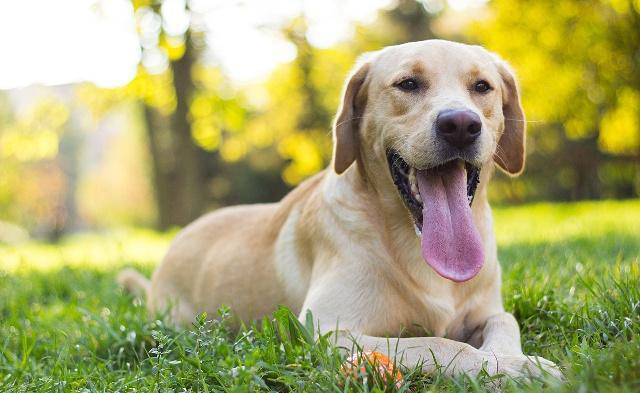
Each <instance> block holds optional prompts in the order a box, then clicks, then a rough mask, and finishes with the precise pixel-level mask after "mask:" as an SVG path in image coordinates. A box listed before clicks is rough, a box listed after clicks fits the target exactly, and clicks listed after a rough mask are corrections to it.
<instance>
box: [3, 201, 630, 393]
mask: <svg viewBox="0 0 640 393" xmlns="http://www.w3.org/2000/svg"><path fill="white" fill-rule="evenodd" d="M495 216H496V226H497V229H498V233H497V237H498V241H499V253H500V258H501V261H502V263H503V267H504V284H505V285H504V291H503V293H504V295H505V302H506V308H507V309H508V310H510V311H512V312H513V313H514V314H515V316H516V318H517V319H518V321H519V323H520V326H521V331H522V339H523V344H524V347H525V350H526V352H528V353H531V354H539V355H542V356H545V357H547V358H550V359H552V360H554V361H556V362H558V363H559V364H560V365H561V366H562V368H563V369H564V372H565V375H566V377H567V383H566V384H564V385H561V384H557V383H555V382H553V381H545V380H535V381H532V382H528V383H525V382H522V381H516V380H509V379H507V380H504V381H503V382H502V384H501V385H500V386H501V389H502V390H503V391H506V392H550V391H553V392H575V391H589V392H591V391H607V392H633V391H637V390H638V389H639V388H640V374H639V372H638V370H640V355H639V354H640V265H638V258H639V256H640V243H638V242H637V239H638V238H639V237H640V227H638V222H640V202H639V201H628V202H600V203H594V202H590V203H580V204H560V205H553V204H543V205H531V206H524V207H518V208H498V209H496V214H495ZM169 238H170V237H169V236H167V235H156V234H153V233H152V232H148V231H142V232H140V231H134V232H116V233H112V234H109V235H103V236H82V237H76V238H69V239H67V240H66V241H65V242H64V243H62V244H61V245H59V246H52V245H42V244H38V243H33V244H26V245H22V246H17V247H7V246H3V247H0V260H2V261H3V262H4V261H12V260H14V261H16V263H8V264H4V263H3V264H2V265H0V300H2V301H0V390H1V391H3V392H27V391H28V392H45V391H46V392H51V391H55V392H57V391H59V392H62V391H65V392H87V391H126V392H130V391H131V392H132V391H136V392H165V391H167V392H168V391H194V392H195V391H201V392H218V391H219V392H241V391H242V392H244V391H265V392H266V391H277V392H382V391H402V392H407V391H429V392H436V391H437V392H491V391H496V389H497V387H498V386H499V385H498V382H497V380H495V379H492V378H490V377H488V376H486V375H483V374H481V375H479V376H478V378H473V379H472V378H467V377H460V378H455V379H450V378H446V377H444V376H443V375H442V374H440V373H436V374H434V375H423V374H421V373H420V372H418V371H417V370H402V371H403V372H404V376H405V380H406V381H407V384H404V385H403V386H401V387H400V389H396V388H395V387H393V386H385V385H384V384H383V383H382V382H381V380H380V379H379V378H374V377H373V376H371V377H372V378H369V379H368V381H369V382H368V384H363V382H362V381H355V380H351V379H347V378H345V376H344V375H343V374H341V373H340V371H339V370H340V366H341V364H342V361H343V360H344V355H343V354H342V353H340V352H339V351H336V350H335V349H333V348H332V347H331V345H330V343H331V337H330V336H325V337H322V336H321V337H318V336H316V334H314V328H313V325H314V324H313V319H312V317H310V316H309V317H307V320H306V321H305V323H304V324H303V323H300V322H299V321H298V320H297V318H296V317H295V316H294V315H291V313H290V312H288V311H287V310H286V309H279V310H278V311H277V312H275V313H274V314H273V315H271V316H269V317H268V318H264V319H263V320H261V321H256V323H254V324H252V325H250V326H246V327H244V328H242V329H240V330H239V331H237V332H234V331H231V330H229V329H228V327H227V323H226V321H227V320H228V318H230V310H228V309H225V308H222V309H221V310H220V312H219V315H218V319H216V320H213V321H207V320H206V318H205V317H204V316H200V317H198V318H196V319H195V320H194V323H193V324H192V326H191V327H190V328H188V329H176V328H174V327H172V326H171V325H170V324H168V323H167V322H166V321H167V320H166V317H165V316H163V315H156V316H149V315H148V314H147V312H146V311H145V308H144V304H143V303H142V302H140V301H138V300H135V299H133V298H131V297H130V296H128V295H124V294H123V293H122V292H121V291H120V290H119V289H118V288H117V287H116V285H115V274H116V272H117V271H118V270H119V269H120V268H121V267H122V266H124V265H125V264H127V265H128V264H134V265H136V267H137V268H139V269H141V270H142V271H143V272H145V273H146V274H149V273H150V272H151V270H152V265H153V264H154V263H155V261H157V259H158V258H159V256H160V255H161V254H162V252H163V251H164V249H165V248H166V246H167V243H168V240H169Z"/></svg>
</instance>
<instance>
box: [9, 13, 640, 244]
mask: <svg viewBox="0 0 640 393" xmlns="http://www.w3.org/2000/svg"><path fill="white" fill-rule="evenodd" d="M429 38H445V39H452V40H459V41H464V42H469V43H478V44H481V45H484V46H486V47H487V48H489V49H490V50H493V51H496V52H498V53H499V54H500V55H501V56H502V57H504V58H505V59H507V60H508V61H509V62H510V63H511V64H512V65H513V67H514V68H515V70H516V71H517V73H518V75H519V79H520V81H521V85H522V97H523V102H524V106H525V111H526V113H527V117H528V120H529V121H530V123H529V139H528V163H527V169H526V172H525V174H524V175H523V176H521V177H519V178H517V179H508V178H507V177H506V176H503V175H497V176H496V179H495V181H494V182H493V184H492V186H491V187H492V188H491V198H492V200H493V201H494V203H496V204H502V205H507V204H517V203H524V202H531V201H541V200H551V201H573V200H583V199H612V198H620V199H622V198H634V197H638V195H639V193H640V1H639V0H579V1H578V0H575V1H555V0H538V1H524V0H495V1H483V0H449V1H445V0H305V1H302V0H301V1H297V0H269V1H264V0H244V1H235V0H218V1H212V0H190V1H187V0H165V1H159V0H155V1H152V0H148V1H144V0H134V1H130V0H57V1H45V0H42V1H37V0H21V1H0V48H1V49H2V53H3V56H2V59H1V60H0V243H15V242H20V241H23V240H26V239H29V238H37V239H43V240H48V241H56V240H58V239H60V238H61V237H62V236H63V235H65V234H67V233H75V232H80V231H86V230H100V229H104V228H114V227H148V228H154V229H159V230H166V229H171V228H175V227H179V226H183V225H185V224H187V223H188V222H190V221H192V220H193V219H194V218H195V217H197V216H199V215H200V214H202V213H203V212H205V211H208V210H212V209H215V208H217V207H220V206H225V205H229V204H238V203H251V202H265V201H276V200H278V199H279V198H281V197H282V196H283V195H284V194H285V193H286V192H287V191H288V190H290V189H291V188H292V187H294V186H295V185H296V184H298V183H299V182H300V181H302V180H303V179H304V178H305V177H307V176H309V175H311V174H313V173H315V172H317V171H319V170H321V169H322V168H323V167H325V166H326V165H327V163H328V161H329V159H330V154H331V143H330V142H331V135H330V130H331V121H332V118H333V116H334V114H335V111H336V108H337V106H338V102H339V94H340V89H341V87H342V83H343V81H344V79H345V77H346V76H347V74H348V71H349V69H350V67H351V65H352V64H353V62H354V60H355V59H356V57H357V56H358V55H359V54H361V53H363V52H366V51H370V50H376V49H379V48H381V47H383V46H386V45H392V44H397V43H403V42H407V41H415V40H423V39H429Z"/></svg>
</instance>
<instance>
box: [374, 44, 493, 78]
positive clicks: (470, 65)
mask: <svg viewBox="0 0 640 393" xmlns="http://www.w3.org/2000/svg"><path fill="white" fill-rule="evenodd" d="M491 63H492V61H491V57H490V54H489V52H487V51H486V50H485V49H483V48H482V47H479V46H473V45H466V44H460V43H457V42H451V41H444V40H427V41H419V42H411V43H407V44H402V45H396V46H391V47H387V48H385V49H384V50H382V51H381V52H380V53H379V55H378V56H377V58H376V59H375V64H374V67H375V68H376V69H377V70H378V72H377V73H378V74H379V75H381V76H382V77H384V78H388V77H392V78H393V77H394V75H395V73H406V74H411V75H429V76H437V75H443V74H448V73H456V74H481V73H483V72H487V71H489V70H491V69H493V68H494V67H493V65H492V64H491Z"/></svg>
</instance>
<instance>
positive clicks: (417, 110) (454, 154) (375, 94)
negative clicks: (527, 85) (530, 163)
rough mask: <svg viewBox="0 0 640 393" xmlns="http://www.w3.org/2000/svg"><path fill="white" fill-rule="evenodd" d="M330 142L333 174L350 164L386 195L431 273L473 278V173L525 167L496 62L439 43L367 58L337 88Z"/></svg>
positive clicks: (509, 81)
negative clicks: (400, 207) (399, 207)
mask: <svg viewBox="0 0 640 393" xmlns="http://www.w3.org/2000/svg"><path fill="white" fill-rule="evenodd" d="M334 141H335V146H334V159H333V167H334V170H335V171H336V173H338V174H340V173H342V172H344V171H345V170H346V169H347V168H349V167H350V166H351V165H352V164H353V163H354V161H357V162H358V165H359V166H360V168H361V171H362V173H363V174H364V176H366V177H367V179H368V181H370V182H371V183H373V186H374V187H376V188H387V189H388V188H389V187H388V186H389V185H395V189H396V191H397V192H395V191H394V193H395V194H396V196H397V197H398V198H399V200H401V201H402V203H403V204H404V206H405V207H406V208H407V210H408V211H409V212H410V217H411V219H412V220H413V222H414V224H415V226H416V229H417V231H418V232H419V234H420V236H421V237H422V251H423V257H424V258H425V260H426V261H427V262H428V263H429V264H430V265H431V266H432V267H433V268H434V269H435V270H436V271H437V272H438V273H440V274H441V275H442V276H444V277H446V278H449V279H452V280H455V281H465V280H468V279H470V278H472V277H473V276H475V274H477V272H478V271H479V270H480V267H481V266H482V262H483V260H484V257H483V255H482V244H480V239H479V235H478V233H477V229H476V228H475V226H474V224H473V223H472V218H471V210H470V208H469V205H470V204H471V202H472V200H473V196H474V193H475V188H476V185H477V182H478V178H479V172H480V171H481V170H482V168H485V167H487V166H488V165H493V162H495V163H496V164H497V165H498V166H499V167H500V168H501V169H502V170H504V171H505V172H507V173H509V174H511V175H517V174H519V173H520V172H521V171H522V169H523V167H524V158H525V156H524V143H525V121H524V113H523V111H522V107H521V105H520V97H519V93H518V87H517V84H516V82H515V78H514V75H513V73H512V71H511V70H510V68H509V67H508V65H507V64H506V63H505V62H503V61H502V60H500V59H499V58H498V57H497V56H496V55H494V54H492V53H490V52H488V51H486V50H485V49H483V48H481V47H479V46H470V45H464V44H459V43H454V42H448V41H441V40H429V41H421V42H414V43H408V44H404V45H398V46H392V47H388V48H385V49H383V50H381V51H379V52H375V53H372V54H370V55H369V56H367V57H366V58H364V59H363V60H362V61H361V62H360V64H359V65H358V66H357V67H356V68H355V71H354V72H353V74H352V75H351V77H350V78H349V80H348V82H347V84H346V86H345V89H344V94H343V101H342V107H341V109H340V111H339V113H338V116H337V118H336V123H335V127H334ZM383 173H384V174H383Z"/></svg>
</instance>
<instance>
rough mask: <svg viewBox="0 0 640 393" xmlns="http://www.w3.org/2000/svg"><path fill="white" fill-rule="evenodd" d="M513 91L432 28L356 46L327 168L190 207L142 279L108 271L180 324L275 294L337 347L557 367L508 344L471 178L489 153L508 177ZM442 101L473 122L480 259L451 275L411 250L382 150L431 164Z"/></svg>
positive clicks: (253, 314)
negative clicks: (462, 274) (198, 211)
mask: <svg viewBox="0 0 640 393" xmlns="http://www.w3.org/2000/svg"><path fill="white" fill-rule="evenodd" d="M405 76H414V77H419V78H421V80H423V81H426V82H427V83H428V88H427V89H425V91H424V92H422V93H419V94H418V95H413V96H409V95H407V94H406V92H402V91H400V90H399V89H397V88H396V87H395V86H394V83H396V82H397V80H398V78H402V77H405ZM478 79H484V80H486V81H488V82H489V83H490V84H491V85H492V86H493V88H494V90H493V91H492V92H490V93H489V94H486V95H479V94H475V93H474V92H473V91H472V89H471V88H470V86H471V85H472V84H473V83H474V82H475V81H476V80H478ZM519 100H520V99H519V93H518V90H517V85H516V83H515V79H514V77H513V74H512V72H511V71H510V70H509V68H508V67H507V66H506V64H504V63H503V62H502V61H501V60H500V59H499V58H498V57H497V56H495V55H493V54H491V53H489V52H487V51H486V50H484V49H482V48H481V47H476V46H468V45H463V44H458V43H453V42H448V41H438V40H431V41H422V42H415V43H408V44H404V45H399V46H393V47H388V48H385V49H383V50H381V51H378V52H375V53H373V54H370V55H369V56H367V57H366V59H364V60H362V61H361V62H360V64H358V65H357V66H356V68H355V70H354V73H353V74H352V77H351V78H350V79H349V81H348V82H347V84H346V86H345V91H344V96H343V104H342V108H341V109H340V111H339V115H338V117H337V120H336V127H335V132H334V135H335V143H336V146H335V156H334V162H333V163H332V167H331V168H329V169H327V170H325V171H323V172H321V173H319V174H317V175H315V176H313V177H311V178H310V179H308V180H306V181H305V182H304V183H302V184H301V185H300V186H298V187H297V188H296V189H295V190H293V191H292V192H291V193H290V194H289V195H287V196H286V197H285V198H284V199H283V200H282V201H280V202H278V203H273V204H261V205H252V206H236V207H229V208H224V209H220V210H217V211H215V212H213V213H209V214H207V215H205V216H204V217H202V218H200V219H198V220H197V221H195V222H194V223H192V224H191V225H189V226H187V227H186V228H185V229H184V230H183V231H182V232H181V233H180V234H179V235H178V236H177V237H176V239H175V240H174V242H173V244H172V246H171V248H170V250H169V252H168V253H167V255H166V257H165V258H164V260H163V261H162V263H161V264H160V266H159V267H158V268H157V270H156V271H155V272H154V274H153V278H152V280H151V282H150V284H149V283H148V281H147V280H146V279H144V278H143V277H142V276H140V275H139V274H138V273H135V272H131V271H127V272H124V273H123V275H122V276H121V277H120V279H121V280H120V281H121V283H122V284H123V285H124V286H125V287H127V288H129V289H131V290H135V291H137V293H146V296H147V304H148V306H149V308H150V309H151V310H161V309H163V308H165V307H167V306H168V305H169V304H171V305H173V308H172V310H173V317H174V319H175V320H176V321H177V322H179V323H183V324H188V323H190V322H191V321H192V320H193V318H194V316H195V315H196V314H197V313H200V312H203V311H206V312H208V313H209V315H216V310H217V309H218V308H219V307H220V306H221V305H222V304H225V305H228V306H230V307H231V309H232V311H233V312H234V313H235V315H236V316H237V317H238V319H240V320H243V321H250V320H254V319H258V318H261V317H263V316H265V315H268V314H269V313H271V312H272V311H274V310H275V309H276V307H277V306H278V305H286V306H287V307H289V308H290V309H291V310H292V311H293V312H294V313H298V314H299V315H300V317H301V318H304V316H305V314H306V312H307V310H311V311H312V312H313V316H314V318H315V319H316V320H318V321H319V324H320V329H321V330H322V331H323V332H328V331H333V330H334V329H335V328H336V326H338V327H339V332H338V334H337V335H336V336H337V338H338V344H339V345H342V346H344V347H347V348H351V347H352V345H353V341H352V340H355V342H356V343H357V344H358V345H360V346H362V347H363V348H364V349H365V350H378V351H382V352H386V353H387V354H389V355H391V356H393V355H396V356H397V359H398V360H399V361H401V362H402V363H404V365H406V366H408V367H412V366H415V365H416V364H422V367H423V369H424V371H425V372H432V371H434V370H435V369H436V368H437V366H438V365H441V366H443V371H444V372H445V373H447V374H450V375H453V374H458V373H470V374H472V375H474V374H476V373H478V372H479V371H480V370H481V368H482V367H485V368H486V370H487V371H488V372H489V373H491V374H494V373H498V372H504V373H507V374H510V375H514V376H518V375H526V374H527V373H529V372H531V373H534V374H539V373H541V372H542V370H546V371H549V372H551V373H552V374H554V375H556V376H558V375H560V374H559V371H558V370H557V368H556V367H555V365H554V364H553V363H552V362H550V361H548V360H545V359H542V358H533V357H527V356H525V355H523V353H522V350H521V346H520V336H519V328H518V324H517V322H516V321H515V319H514V318H513V316H512V315H511V314H509V313H506V312H505V311H504V309H503V305H502V298H501V294H500V286H501V277H500V265H499V263H498V260H497V255H496V242H495V238H494V233H493V221H492V215H491V209H490V207H489V203H488V200H487V188H486V187H487V184H488V183H489V179H490V177H491V173H492V171H493V166H494V163H495V164H497V165H498V166H499V167H501V168H502V169H503V170H504V171H506V172H509V173H512V174H516V173H519V172H520V171H521V170H522V167H523V165H524V124H525V122H524V115H523V114H522V109H521V106H520V101H519ZM447 108H468V109H471V110H473V111H475V112H477V113H478V114H479V115H480V117H481V119H482V123H483V128H482V135H481V137H480V139H479V140H478V141H477V143H478V146H479V153H478V156H477V157H476V158H477V160H476V161H477V162H476V163H477V164H478V165H481V166H482V178H481V182H480V186H479V188H478V190H477V193H476V197H475V200H474V202H473V207H472V211H473V217H474V222H475V225H476V226H477V228H478V230H479V232H480V234H481V238H482V240H483V242H484V251H485V257H486V260H485V264H484V266H483V268H482V270H481V271H480V273H479V274H478V275H477V276H476V277H474V278H473V279H471V280H469V281H467V282H464V283H455V282H452V281H449V280H446V279H444V278H442V277H441V276H439V275H438V274H437V273H435V272H434V271H433V270H432V269H431V268H430V267H429V265H427V264H426V263H425V261H424V260H423V258H422V255H421V252H420V239H419V238H418V237H417V236H416V233H415V230H414V227H413V222H412V220H411V218H410V216H409V213H408V211H407V210H406V208H405V207H404V205H403V203H402V201H401V199H400V197H399V194H398V191H397V189H396V188H395V186H394V184H393V182H392V180H391V177H390V173H389V168H388V165H387V162H386V158H385V152H386V150H387V149H389V148H391V147H392V148H394V149H396V151H398V152H399V153H400V154H401V156H402V157H403V158H404V159H405V161H406V162H407V163H409V164H410V165H411V166H414V167H416V168H424V167H428V166H430V165H435V164H437V162H436V161H437V154H436V152H434V147H433V146H434V138H436V137H437V136H436V135H435V133H434V132H433V123H434V121H435V117H436V116H437V114H438V113H439V111H441V110H444V109H447ZM136 288H137V289H136ZM408 335H410V336H414V337H413V338H403V337H406V336H408ZM415 336H423V337H415ZM398 337H400V338H398ZM387 338H390V339H387ZM419 362H420V363H419Z"/></svg>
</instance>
